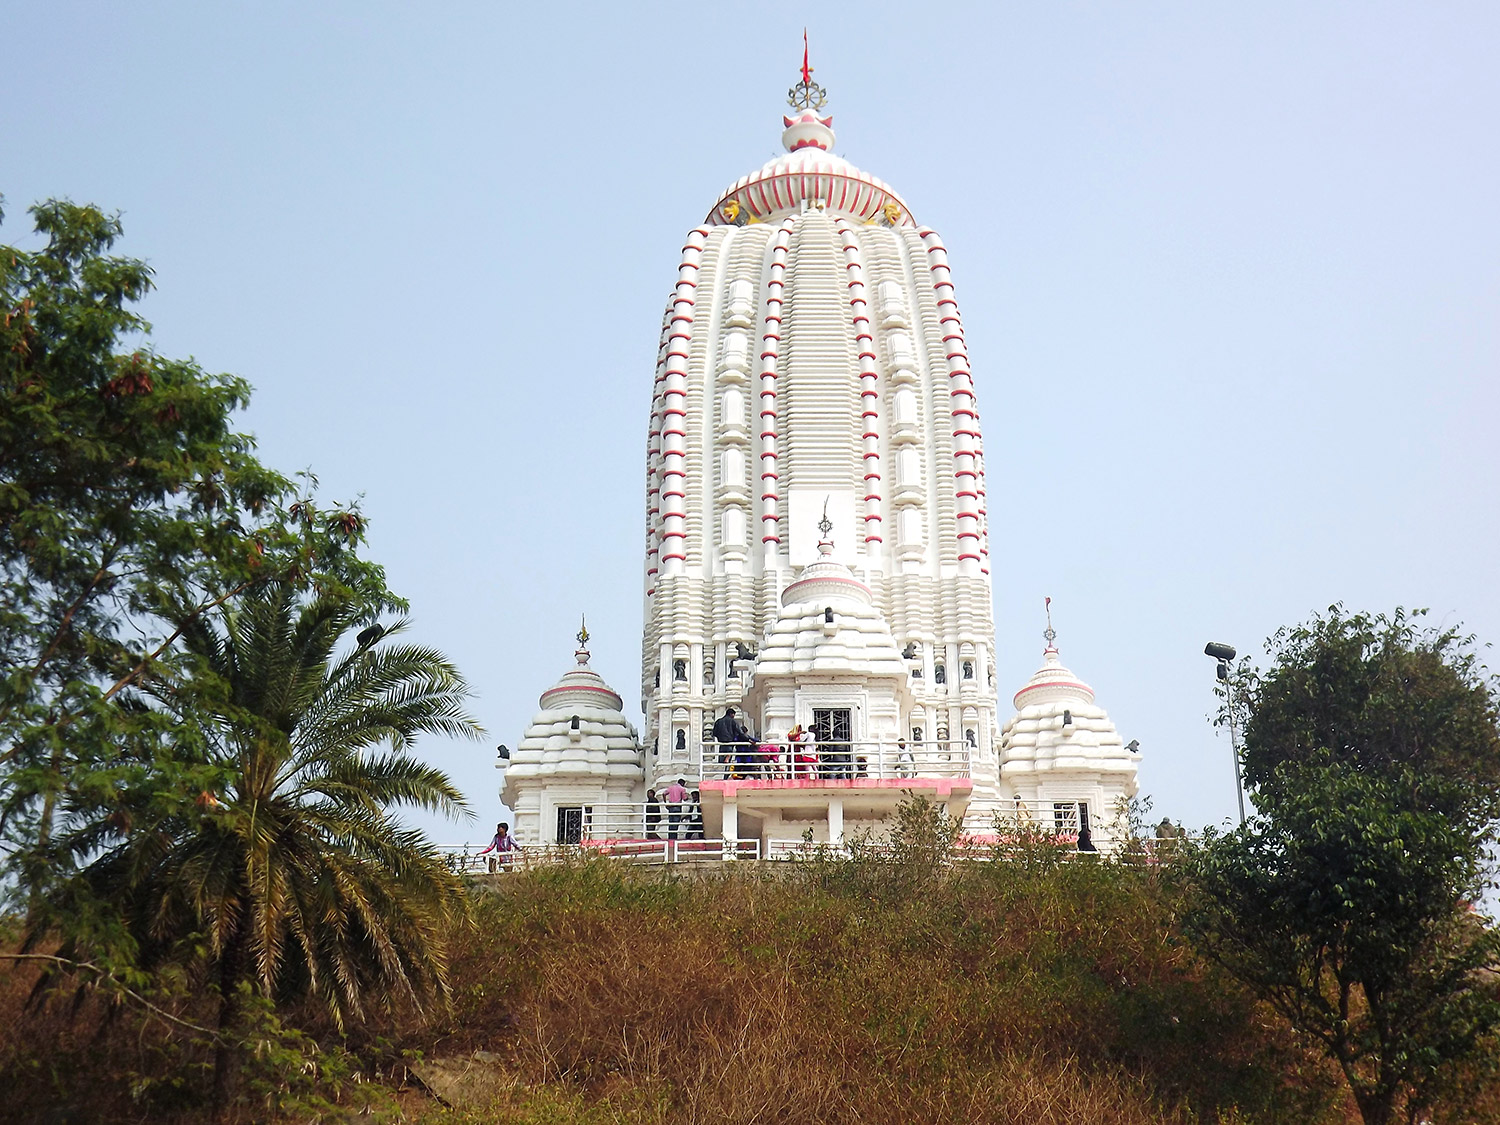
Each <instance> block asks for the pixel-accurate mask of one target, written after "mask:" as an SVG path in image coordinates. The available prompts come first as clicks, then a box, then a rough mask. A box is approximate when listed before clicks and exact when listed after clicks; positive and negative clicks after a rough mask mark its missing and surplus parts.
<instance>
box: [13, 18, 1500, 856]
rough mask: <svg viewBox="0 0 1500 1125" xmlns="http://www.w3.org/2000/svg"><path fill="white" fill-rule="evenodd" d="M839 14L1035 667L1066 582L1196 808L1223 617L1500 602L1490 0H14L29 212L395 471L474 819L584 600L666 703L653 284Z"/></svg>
mask: <svg viewBox="0 0 1500 1125" xmlns="http://www.w3.org/2000/svg"><path fill="white" fill-rule="evenodd" d="M804 23H805V24H806V25H807V26H808V27H809V33H810V36H811V40H812V51H813V55H812V61H813V65H814V67H815V68H816V71H817V78H818V80H819V81H820V82H822V83H823V84H824V85H826V86H827V87H828V89H829V92H830V109H831V110H832V112H833V113H834V117H835V126H836V128H837V130H838V135H839V145H838V148H839V150H840V151H841V152H842V154H843V155H845V156H846V157H848V158H849V159H850V160H852V161H853V162H855V163H856V164H858V165H859V166H860V167H862V168H864V169H866V170H867V171H869V172H871V173H873V174H875V175H877V176H879V177H881V178H882V179H884V180H886V181H887V182H889V183H891V184H893V185H894V186H895V187H896V188H897V190H898V191H900V192H901V193H902V194H903V195H904V196H905V198H906V199H907V200H908V202H909V203H910V204H911V206H912V208H913V211H914V213H915V215H916V217H917V218H918V220H919V221H921V222H923V223H926V224H929V225H931V226H933V227H935V228H936V229H937V230H938V231H940V232H941V233H942V235H943V237H944V239H945V241H946V242H947V244H948V247H949V253H950V260H951V263H952V266H953V270H954V275H955V282H956V285H957V289H958V299H959V302H960V305H961V307H962V310H963V313H964V319H965V326H966V329H967V333H968V342H969V350H970V354H971V357H972V359H973V367H974V375H975V381H976V384H977V386H978V390H979V396H980V401H981V408H982V411H983V415H984V424H985V437H986V443H985V444H986V454H987V457H986V462H987V469H988V478H989V494H990V510H991V526H992V535H993V537H994V540H995V542H994V547H993V550H994V563H995V565H994V579H995V597H996V600H995V606H996V625H997V631H998V635H997V643H998V649H999V673H1000V683H1001V685H1002V688H1004V689H1006V691H1007V692H1008V690H1013V688H1014V687H1018V686H1020V684H1021V683H1022V682H1024V680H1025V679H1026V677H1027V676H1028V675H1030V673H1031V672H1032V671H1033V670H1034V669H1035V667H1036V666H1037V664H1038V662H1039V657H1040V651H1041V646H1042V641H1041V637H1040V633H1041V629H1042V624H1043V623H1042V617H1041V607H1042V598H1043V597H1044V596H1045V595H1049V594H1050V595H1051V596H1052V597H1053V598H1054V610H1055V620H1056V624H1057V628H1058V632H1059V634H1060V636H1059V643H1060V646H1061V648H1062V652H1063V657H1064V659H1065V660H1066V661H1067V662H1068V663H1069V664H1070V665H1071V666H1072V667H1073V669H1074V670H1075V671H1076V672H1077V673H1078V674H1079V675H1080V676H1082V677H1083V678H1084V679H1085V680H1087V681H1089V682H1090V683H1091V684H1093V685H1094V687H1095V689H1096V690H1097V692H1098V696H1099V701H1100V702H1101V703H1102V704H1104V705H1105V706H1106V707H1108V708H1109V709H1110V711H1111V714H1112V715H1113V717H1114V719H1115V720H1116V722H1117V724H1118V726H1119V727H1120V730H1121V732H1122V733H1123V734H1124V736H1125V738H1126V739H1130V738H1136V739H1139V740H1140V742H1141V745H1142V748H1143V751H1144V756H1143V764H1142V769H1141V781H1142V786H1143V789H1144V790H1145V791H1146V792H1148V793H1150V794H1152V795H1154V797H1155V798H1156V807H1157V811H1158V814H1160V813H1162V812H1165V813H1168V814H1170V815H1172V816H1174V817H1176V818H1179V819H1183V820H1185V821H1187V822H1188V823H1189V824H1193V825H1199V824H1203V823H1206V822H1214V821H1219V820H1221V819H1222V818H1224V817H1226V816H1229V815H1231V813H1232V812H1233V808H1234V789H1233V775H1232V773H1231V767H1230V759H1229V751H1228V747H1227V743H1226V740H1225V738H1224V736H1223V735H1222V734H1218V733H1216V732H1215V731H1214V730H1213V729H1212V728H1211V727H1210V726H1209V725H1208V722H1207V716H1208V714H1209V712H1210V711H1211V710H1212V708H1213V698H1212V692H1211V685H1212V665H1211V662H1210V661H1209V660H1208V658H1207V657H1205V656H1203V655H1202V648H1203V644H1204V642H1205V641H1208V640H1211V639H1212V640H1222V641H1227V642H1230V643H1233V644H1235V645H1237V646H1238V647H1239V648H1240V649H1241V650H1242V651H1247V650H1254V649H1257V648H1258V645H1259V642H1260V641H1261V640H1262V639H1263V638H1264V637H1265V636H1266V635H1267V634H1269V633H1270V632H1271V631H1272V630H1274V629H1275V628H1276V627H1277V626H1278V625H1281V624H1283V623H1289V622H1294V621H1297V620H1300V619H1302V618H1304V617H1305V616H1306V615H1307V614H1308V613H1309V612H1310V611H1312V610H1315V609H1319V608H1321V607H1324V606H1326V605H1328V604H1329V603H1330V602H1333V601H1335V600H1338V599H1343V600H1344V601H1346V602H1347V603H1348V604H1349V605H1350V606H1351V607H1356V608H1369V609H1389V608H1390V607H1392V606H1394V605H1397V604H1405V605H1408V606H1413V605H1420V606H1429V607H1431V608H1432V610H1433V614H1434V617H1435V618H1436V619H1437V620H1438V621H1441V622H1453V621H1460V620H1461V621H1463V622H1465V623H1466V624H1467V625H1468V626H1469V627H1470V628H1472V629H1473V630H1475V631H1476V632H1478V633H1479V635H1480V637H1481V638H1482V639H1500V582H1497V567H1496V562H1495V556H1496V549H1497V546H1500V534H1497V526H1496V525H1497V516H1500V500H1497V491H1496V484H1497V480H1500V472H1497V469H1500V449H1497V442H1496V439H1495V430H1496V419H1497V414H1500V393H1497V389H1496V372H1497V366H1500V319H1497V304H1500V206H1497V200H1500V156H1497V138H1500V66H1497V64H1496V59H1497V58H1500V7H1497V6H1496V5H1494V4H1491V3H1446V4H1445V3H1421V4H1418V3H1409V4H1390V3H1369V2H1363V3H1357V4H1356V3H1330V4H1306V3H1300V2H1299V3H1261V4H1253V5H1251V4H1211V3H1204V2H1202V0H1192V2H1187V0H1184V2H1173V3H1168V2H1159V3H1128V4H1127V3H1118V4H1064V3H1046V4H1043V3H1031V4H984V5H977V4H976V5H970V4H947V5H943V6H941V7H940V8H937V9H935V10H932V9H926V8H923V7H920V6H913V5H907V4H903V5H893V4H874V3H872V4H861V5H857V6H854V5H848V6H845V5H833V4H819V3H810V4H809V3H804V4H801V5H797V6H795V9H793V8H790V7H789V8H787V9H786V11H785V12H784V13H783V12H780V11H779V10H777V9H774V8H772V9H767V8H764V7H753V6H752V7H749V8H747V7H746V6H744V5H734V6H730V5H711V4H699V5H632V6H625V5H611V6H589V5H579V4H566V3H556V4H549V5H535V6H527V7H525V8H522V7H513V6H508V5H502V4H497V3H491V4H445V5H421V6H418V5H403V4H394V3H383V4H382V3H370V2H364V3H357V4H356V3H345V4H318V5H312V4H305V3H299V4H256V5H242V6H230V5H207V4H196V3H181V4H150V3H134V4H129V5H106V4H102V3H101V4H77V3H62V2H57V0H52V2H49V3H48V4H29V5H21V4H9V5H6V6H5V7H4V8H3V9H0V192H3V193H4V195H5V197H6V208H7V214H8V218H7V221H6V223H5V226H4V227H3V228H0V239H4V240H5V241H15V240H17V239H21V238H23V234H24V231H25V230H26V229H27V221H26V216H25V215H24V213H23V212H24V209H25V207H26V206H27V205H29V204H30V203H31V202H33V201H34V200H36V199H39V198H43V197H47V196H54V195H56V196H68V197H71V198H73V199H75V200H79V201H91V202H96V203H98V204H100V205H102V206H105V207H107V208H112V209H119V210H121V211H123V212H124V219H125V224H126V240H125V242H124V244H123V246H122V249H123V250H124V251H125V252H127V253H133V254H137V255H140V256H143V257H145V258H147V259H148V260H149V261H150V262H151V264H152V265H153V266H154V267H155V269H156V270H157V280H158V284H159V286H160V289H159V292H158V293H156V294H154V295H153V296H152V297H151V298H150V299H149V301H148V302H147V304H146V310H145V311H146V314H147V315H148V317H149V318H150V319H151V320H152V321H153V322H154V323H155V326H156V333H155V342H156V345H157V347H158V348H159V350H161V351H162V352H164V353H166V354H169V355H175V356H182V355H193V356H196V357H197V358H198V359H199V361H200V362H202V363H203V364H204V366H206V367H207V368H209V369H211V370H220V371H232V372H235V373H237V374H240V375H243V376H245V377H246V378H248V379H249V380H250V381H251V382H252V383H253V384H254V385H255V387H256V397H255V402H254V404H253V406H252V408H251V409H250V411H249V412H248V415H247V417H246V418H245V425H246V427H248V428H249V429H251V430H253V431H254V432H255V433H256V435H257V436H258V437H259V439H260V447H261V451H262V453H263V455H264V457H265V458H266V459H267V460H268V461H269V462H270V463H272V464H274V465H276V466H278V467H280V468H283V469H286V470H295V469H297V468H300V467H303V466H311V467H312V468H314V469H315V470H316V471H317V472H318V474H319V475H320V476H321V478H322V480H323V483H324V486H325V489H326V491H327V492H328V493H329V494H330V495H331V496H349V495H352V494H355V493H363V494H364V498H365V507H366V509H367V511H368V512H369V514H370V516H371V517H372V519H373V525H372V528H373V530H372V534H373V551H374V554H375V555H376V557H377V558H379V559H380V560H381V561H383V562H384V563H385V564H386V565H387V567H388V569H389V574H390V579H391V582H392V584H393V586H394V587H395V589H397V590H398V591H399V592H400V593H402V594H404V595H405V596H407V597H409V598H410V599H411V601H412V610H413V616H414V618H415V623H416V624H415V634H416V635H417V636H419V637H420V638H421V639H423V640H425V641H430V642H432V643H435V644H437V645H439V646H440V647H442V648H443V649H445V650H446V651H447V652H448V653H449V654H450V655H451V656H452V657H453V658H454V659H455V660H456V661H457V662H458V663H459V665H460V666H461V667H462V668H463V670H464V671H465V672H466V673H467V674H468V675H469V677H470V678H471V679H472V680H473V682H474V685H475V688H476V690H477V692H478V698H477V699H476V701H475V711H476V713H477V714H478V715H479V717H480V719H481V720H482V721H483V722H484V724H485V725H486V727H488V728H489V731H490V735H489V737H488V738H487V739H486V740H485V741H484V742H482V743H478V744H474V745H446V744H442V743H438V742H430V743H428V744H427V745H426V746H425V747H424V752H425V753H426V754H428V755H429V756H430V757H431V758H432V759H433V760H434V761H436V762H438V763H440V764H441V765H443V766H444V767H445V768H447V769H449V770H450V771H451V772H452V774H453V775H454V777H455V778H456V779H457V780H458V781H459V783H460V784H461V786H462V787H463V788H464V789H465V790H466V791H467V792H468V793H469V795H470V798H471V800H472V802H473V805H474V807H475V810H476V812H477V814H478V817H479V820H478V823H477V825H476V826H475V827H472V828H469V829H458V828H440V829H439V830H438V831H437V835H438V836H439V837H440V838H442V839H444V840H458V839H461V838H463V837H464V836H466V835H467V836H469V837H470V838H479V837H480V836H481V835H482V834H483V830H484V829H485V828H486V827H487V825H488V824H489V823H492V822H493V820H494V819H495V817H494V814H495V812H496V805H497V798H496V795H495V790H496V785H497V774H496V771H495V769H494V768H493V762H494V755H493V747H494V745H495V744H496V743H497V742H501V741H504V742H507V743H510V744H512V745H514V743H515V741H516V740H517V738H518V737H519V735H520V732H521V730H522V729H523V728H524V726H525V724H526V722H527V720H528V719H529V717H530V715H531V714H532V712H533V711H534V710H535V707H536V697H537V695H538V694H539V693H540V692H541V691H542V690H543V689H544V688H546V687H547V686H549V685H550V684H551V683H552V681H553V680H554V679H556V677H557V676H558V675H560V674H561V673H562V672H563V671H564V670H565V669H566V668H567V667H568V666H569V665H570V663H571V658H570V653H571V650H572V645H573V642H572V634H573V632H574V631H575V630H576V628H577V620H578V614H579V612H580V611H584V612H587V613H588V615H589V626H590V630H591V631H592V632H593V634H594V641H593V649H594V653H595V661H594V664H595V667H596V668H598V669H599V671H600V672H601V673H602V674H603V675H604V676H605V677H606V678H607V679H608V680H609V681H610V682H611V683H612V684H613V685H614V686H615V687H616V689H617V690H619V691H620V692H621V694H622V695H623V696H624V697H625V698H626V700H627V701H628V703H629V706H630V709H631V713H632V715H633V717H634V718H635V719H636V720H637V722H638V721H639V712H638V710H637V709H636V708H637V703H638V699H639V687H638V683H639V679H638V668H639V648H640V639H639V633H640V617H641V609H640V601H641V598H640V589H641V587H640V569H641V562H640V551H641V539H642V534H641V526H642V514H641V507H642V504H641V491H642V485H641V477H642V457H643V451H644V445H645V436H644V435H645V428H646V420H647V410H648V396H649V391H650V387H651V379H652V368H653V361H654V356H655V351H656V343H657V330H658V326H659V323H660V316H661V309H662V305H663V302H664V300H665V298H666V295H667V292H668V289H669V287H670V285H671V283H672V281H673V279H674V270H675V266H676V263H677V258H678V251H679V249H680V247H681V245H682V238H683V235H684V234H685V232H686V231H687V230H688V229H689V228H690V227H691V226H693V225H695V224H696V223H697V222H698V221H699V220H700V219H701V218H702V217H703V215H704V213H705V212H706V211H707V209H708V207H709V206H710V205H711V204H712V203H713V201H714V200H715V199H716V198H717V195H718V193H719V191H720V190H721V189H722V188H723V187H724V186H725V185H726V184H728V183H730V182H731V181H733V180H734V179H736V178H737V177H739V176H740V175H742V174H744V173H745V172H747V171H749V170H750V169H752V168H754V167H756V166H758V165H759V164H760V163H762V162H763V161H764V160H765V159H766V158H767V157H769V156H770V155H772V154H773V153H774V152H775V151H776V150H777V148H778V137H779V132H780V113H781V110H782V105H783V99H784V97H785V91H786V88H787V86H788V85H790V84H791V83H792V81H793V80H794V79H795V76H796V67H797V64H798V62H799V61H800V59H799V52H800V49H801V32H802V27H803V24H804ZM1006 709H1007V708H1006V705H1005V704H1002V712H1004V711H1005V710H1006Z"/></svg>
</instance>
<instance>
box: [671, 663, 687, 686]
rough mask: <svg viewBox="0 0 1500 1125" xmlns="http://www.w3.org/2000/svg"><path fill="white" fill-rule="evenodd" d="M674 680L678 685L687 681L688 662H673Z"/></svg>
mask: <svg viewBox="0 0 1500 1125" xmlns="http://www.w3.org/2000/svg"><path fill="white" fill-rule="evenodd" d="M672 679H673V680H675V681H676V682H677V683H683V682H684V681H686V680H687V661H686V660H674V661H672Z"/></svg>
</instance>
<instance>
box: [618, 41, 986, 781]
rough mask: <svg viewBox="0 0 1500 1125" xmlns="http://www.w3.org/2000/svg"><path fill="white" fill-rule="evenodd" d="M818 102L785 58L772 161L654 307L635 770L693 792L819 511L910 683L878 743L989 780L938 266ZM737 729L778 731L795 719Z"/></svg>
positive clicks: (956, 327)
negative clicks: (788, 85) (907, 748)
mask: <svg viewBox="0 0 1500 1125" xmlns="http://www.w3.org/2000/svg"><path fill="white" fill-rule="evenodd" d="M825 98H826V94H825V91H824V90H823V89H822V88H821V87H819V86H817V85H816V84H815V83H813V81H812V78H811V71H810V69H809V68H807V67H806V65H805V62H804V68H803V75H802V81H801V82H800V83H799V84H798V85H797V86H795V87H793V88H792V90H791V94H790V100H791V102H792V105H793V110H794V112H793V115H792V116H789V117H784V118H783V123H784V126H785V131H784V132H783V134H782V141H783V144H784V146H785V148H786V149H787V152H786V154H785V155H782V156H780V157H778V158H776V159H774V160H772V161H771V162H769V163H768V164H766V165H765V166H764V167H762V168H760V169H758V170H756V171H754V172H752V173H750V174H749V175H747V176H744V177H743V178H741V179H740V180H738V181H736V182H735V183H734V184H733V185H732V186H730V187H729V188H728V189H727V190H726V191H725V192H724V193H723V195H722V196H721V197H720V198H719V200H718V201H717V202H716V203H715V204H714V205H713V207H712V208H711V209H710V210H709V213H708V216H707V218H706V219H705V220H704V222H703V223H702V225H700V226H698V227H695V228H694V229H693V230H691V231H689V232H688V236H687V239H686V245H685V246H684V248H683V253H682V261H681V266H680V268H679V271H678V279H677V285H676V288H675V290H674V292H673V294H672V296H671V298H670V300H669V301H668V303H667V309H666V316H665V318H664V321H663V327H662V334H661V346H660V352H659V356H658V363H657V370H656V384H655V393H654V395H653V397H652V404H651V421H650V427H649V436H648V442H647V457H646V563H645V600H646V605H645V635H644V644H643V662H642V663H643V667H642V709H643V711H644V712H645V715H646V727H647V729H646V746H647V753H646V762H645V765H646V769H647V773H648V776H650V777H653V778H655V777H664V776H666V775H667V774H672V775H673V776H676V775H677V774H679V773H682V772H684V771H686V772H688V773H690V774H692V775H694V776H701V774H700V772H699V771H700V769H701V755H702V748H703V744H704V742H705V741H706V740H708V738H709V735H708V733H707V729H708V727H709V726H710V725H711V723H712V721H713V719H714V717H715V716H716V715H719V714H722V712H723V709H724V708H725V707H726V706H735V707H737V708H739V709H741V710H742V711H743V710H745V704H746V703H747V701H748V702H751V703H754V704H756V705H757V706H758V705H760V704H761V702H762V701H763V697H764V694H765V693H764V692H763V691H762V692H753V691H752V681H753V680H754V679H755V678H756V677H757V676H759V675H760V674H761V673H760V672H759V671H757V667H756V664H755V662H754V659H753V656H754V654H755V653H756V652H757V650H758V649H759V648H760V646H761V645H762V644H763V643H764V641H765V639H766V638H767V636H768V635H769V634H770V633H771V631H772V629H773V627H774V626H776V623H777V619H778V616H779V614H780V613H781V610H782V596H781V595H782V592H783V590H784V589H785V588H786V587H787V586H788V585H789V584H790V583H792V582H793V581H794V580H796V579H797V577H798V573H799V571H801V569H802V568H804V567H808V566H809V565H810V564H819V565H821V564H820V563H819V560H820V559H821V558H822V557H823V556H820V554H819V542H820V538H821V537H820V535H819V532H818V529H817V523H818V520H819V516H820V514H823V513H825V512H826V514H827V515H828V517H829V519H830V522H831V523H832V525H833V527H834V528H835V533H834V535H833V536H832V541H833V543H834V546H833V548H832V551H831V560H832V561H833V562H836V563H840V564H843V566H845V567H847V568H848V569H849V571H850V572H852V575H851V576H852V577H853V578H854V579H855V580H856V581H857V583H858V584H860V585H861V586H862V587H863V588H864V589H866V590H867V591H868V597H869V605H870V607H872V608H873V610H874V613H875V616H876V617H878V618H880V619H881V625H882V628H883V629H884V630H886V631H888V633H889V635H890V637H891V638H893V640H894V644H895V649H896V651H897V652H899V653H901V654H903V655H902V660H903V664H904V666H905V668H906V670H908V671H909V677H908V691H907V692H904V693H903V699H902V703H901V710H900V716H899V720H897V721H895V722H892V723H890V724H885V723H884V722H883V721H882V726H885V725H889V726H891V728H892V729H890V730H889V731H884V730H883V731H882V734H883V735H885V736H887V737H889V738H894V737H896V736H898V735H899V736H902V737H905V738H906V739H908V740H911V741H912V742H914V743H918V744H922V743H936V742H939V741H951V742H954V743H958V742H964V743H966V744H967V746H969V747H971V748H972V751H973V755H974V772H975V775H976V776H988V777H990V778H993V777H994V776H995V775H996V773H997V770H998V760H997V757H996V754H997V733H998V732H997V725H998V724H997V720H996V697H995V687H994V674H993V671H992V668H993V652H994V622H993V617H992V613H991V607H990V586H989V582H990V578H989V545H988V538H987V528H986V513H985V485H984V457H983V442H982V440H981V437H980V428H979V412H978V407H977V403H976V398H975V392H974V382H973V379H972V378H971V376H970V372H969V362H968V355H967V352H966V350H965V346H964V332H963V324H962V321H961V319H960V317H959V311H958V305H957V303H956V301H955V298H954V289H953V283H952V278H951V277H950V274H949V270H948V264H947V254H946V252H945V251H944V249H943V243H942V240H941V239H940V238H939V237H938V236H937V234H936V232H934V231H932V230H929V229H928V228H926V227H923V226H920V225H918V224H917V222H916V221H915V219H914V218H913V217H912V214H911V211H910V209H909V208H908V206H907V204H906V202H905V201H904V200H903V199H902V198H901V197H900V196H899V195H898V194H897V193H896V192H895V190H894V189H892V188H891V187H889V186H887V185H886V184H884V183H882V182H881V181H880V180H878V179H876V178H875V177H873V176H871V175H869V174H867V173H865V172H863V171H861V170H859V169H858V168H856V167H854V166H853V165H852V164H850V163H849V162H848V161H846V160H844V159H843V158H842V157H839V156H836V155H834V154H833V152H832V151H831V150H832V148H833V144H834V133H833V129H832V118H830V117H825V116H819V111H820V110H821V109H822V107H823V106H824V103H825ZM768 671H769V670H768ZM748 718H749V722H750V725H751V727H752V728H753V729H754V731H755V733H757V734H761V735H766V736H780V735H782V734H784V733H785V728H784V724H785V723H786V722H787V721H788V720H789V719H790V720H792V721H798V720H800V721H802V722H803V723H804V724H807V723H809V722H811V721H813V719H814V716H812V715H811V714H808V715H801V714H798V715H792V716H789V715H786V714H774V715H762V714H758V713H755V710H754V709H753V708H752V709H750V713H749V715H748ZM777 728H779V729H777ZM826 733H827V732H824V736H826Z"/></svg>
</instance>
